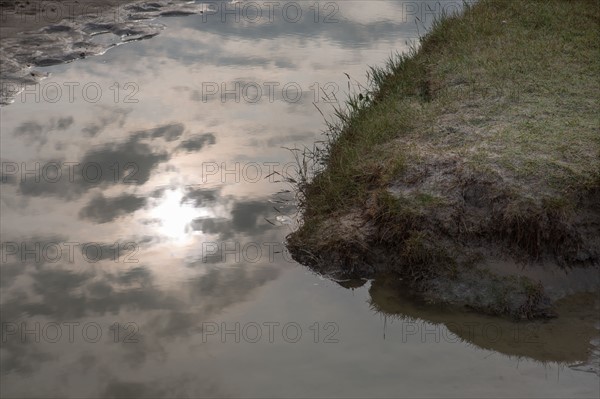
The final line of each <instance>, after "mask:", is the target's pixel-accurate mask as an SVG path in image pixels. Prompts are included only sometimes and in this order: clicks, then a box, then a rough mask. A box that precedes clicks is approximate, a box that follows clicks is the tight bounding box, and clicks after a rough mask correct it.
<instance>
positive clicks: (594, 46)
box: [288, 0, 600, 317]
mask: <svg viewBox="0 0 600 399" xmlns="http://www.w3.org/2000/svg"><path fill="white" fill-rule="evenodd" d="M599 23H600V12H599V7H598V2H597V1H595V0H589V1H586V0H577V1H566V0H549V1H546V0H545V1H533V0H529V1H512V0H481V1H479V2H478V3H477V4H475V5H474V6H470V7H466V9H465V11H464V13H463V14H462V15H461V16H450V17H447V18H444V19H442V20H441V21H439V22H437V23H436V24H435V25H434V26H433V28H432V29H431V31H430V33H429V34H427V35H426V36H425V37H424V38H423V39H422V41H421V45H420V47H419V49H418V50H416V51H413V52H411V53H410V54H407V55H402V56H397V57H395V58H393V59H392V60H390V61H389V62H388V64H387V65H386V66H385V67H383V68H374V69H372V70H371V71H370V73H369V76H370V78H371V89H370V90H369V91H368V92H365V93H361V94H360V95H358V96H354V97H352V98H350V100H349V101H348V105H347V108H346V109H345V110H340V111H339V112H338V117H339V119H338V121H337V122H335V123H333V124H331V125H330V131H329V132H328V138H329V140H328V142H327V143H326V144H325V147H324V148H321V149H318V150H317V151H314V152H311V153H309V154H305V155H307V156H308V158H309V159H310V160H311V162H313V164H312V165H313V166H315V167H317V166H320V165H323V166H324V168H323V169H320V170H318V171H317V172H316V174H315V175H314V176H313V177H312V178H311V179H310V180H308V179H307V180H303V181H302V182H301V183H300V185H299V192H300V205H301V208H302V210H303V215H304V223H303V225H302V226H301V228H300V229H299V230H298V231H297V232H295V233H294V234H292V235H291V236H290V237H289V240H288V241H289V247H290V249H291V251H292V253H293V254H294V255H295V256H296V258H298V259H299V260H301V261H303V262H304V263H310V264H311V265H312V266H313V267H314V268H315V269H317V270H319V271H321V272H323V273H327V274H330V275H345V276H346V275H349V276H363V277H364V276H367V277H369V276H374V275H377V274H379V273H390V272H391V273H395V274H398V275H400V276H401V277H402V278H404V279H405V280H406V281H409V282H412V285H413V286H414V287H415V288H417V289H418V290H421V291H423V292H427V290H430V289H431V287H433V286H437V288H441V287H442V286H447V285H448V282H449V281H450V282H451V281H461V282H463V283H464V282H465V281H466V282H469V281H470V283H468V284H467V285H468V286H469V287H470V289H472V290H477V288H476V287H477V286H479V285H483V286H488V287H492V291H494V290H497V289H499V290H500V291H502V292H512V293H515V292H518V293H519V295H518V297H519V298H521V299H516V300H515V301H516V302H514V303H513V304H511V305H510V306H508V305H506V303H503V302H505V301H506V295H496V296H497V297H498V299H497V300H494V301H491V302H490V301H487V302H489V303H487V302H486V305H485V306H483V307H482V306H480V305H477V303H479V301H478V300H476V299H475V298H477V295H475V296H472V298H471V299H465V298H462V297H461V299H463V300H465V301H466V302H467V305H469V306H472V307H476V308H479V309H480V310H483V311H486V312H489V313H498V314H500V313H511V314H513V315H515V316H521V317H522V316H527V317H535V316H536V315H541V314H543V313H544V311H543V310H540V311H539V312H538V308H540V309H541V307H540V306H538V305H539V304H542V303H543V304H547V303H548V300H547V298H546V297H545V295H544V292H543V287H540V286H539V284H536V283H535V282H533V281H528V280H523V279H512V278H507V277H502V278H500V277H497V276H495V275H491V273H490V272H489V271H487V270H483V269H479V266H480V265H482V264H485V263H486V262H488V261H490V259H505V258H507V257H508V258H510V259H512V260H514V261H518V262H527V263H530V264H532V263H540V262H553V263H556V264H559V265H561V266H562V267H577V266H592V267H597V266H598V263H599V259H600V234H598V232H599V231H600V205H599V204H600V128H599V126H600V119H599V115H598V109H599V99H598V93H599V92H600V82H599V78H598V76H600V61H599V59H600V57H598V54H600V52H599V50H600V48H599V43H600V40H599V39H600V35H599ZM304 172H305V173H304V176H306V175H308V174H310V173H307V172H306V170H305V171H304ZM474 276H476V278H475V277H474ZM517 280H518V281H517ZM482 281H485V283H484V284H480V282H482ZM498 287H500V288H498ZM457 295H459V294H457ZM459 296H460V295H459ZM431 298H432V300H436V298H437V299H440V300H442V299H441V298H440V297H439V296H436V295H432V296H431ZM446 299H448V300H450V301H451V300H452V298H446ZM469 301H471V302H474V303H468V302H469ZM519 301H520V302H519ZM544 306H545V305H544Z"/></svg>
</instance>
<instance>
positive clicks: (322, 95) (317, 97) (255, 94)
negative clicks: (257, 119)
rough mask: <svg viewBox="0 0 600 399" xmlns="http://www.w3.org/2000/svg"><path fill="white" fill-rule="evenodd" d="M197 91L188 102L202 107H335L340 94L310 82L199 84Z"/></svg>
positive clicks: (331, 87) (332, 87)
mask: <svg viewBox="0 0 600 399" xmlns="http://www.w3.org/2000/svg"><path fill="white" fill-rule="evenodd" d="M198 86H199V88H200V89H199V90H194V92H193V93H192V99H193V100H195V101H199V102H202V103H209V102H215V101H218V102H221V103H223V104H225V103H238V104H239V103H245V104H258V103H264V102H268V103H271V104H272V103H275V102H283V103H288V104H298V103H301V102H303V101H310V102H313V103H321V102H322V103H326V104H337V103H338V95H339V93H340V87H339V84H337V83H335V82H325V83H321V82H312V83H310V84H308V85H302V84H301V83H299V82H294V81H287V82H283V81H282V82H277V81H262V82H258V81H232V82H201V83H199V84H198Z"/></svg>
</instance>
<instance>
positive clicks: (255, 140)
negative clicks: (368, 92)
mask: <svg viewBox="0 0 600 399" xmlns="http://www.w3.org/2000/svg"><path fill="white" fill-rule="evenodd" d="M282 4H283V3H282ZM295 4H297V5H299V7H300V9H301V10H302V12H303V18H302V19H301V20H299V21H298V22H291V21H292V20H293V19H294V18H293V15H292V14H287V15H286V16H285V17H286V18H284V16H283V15H282V14H277V13H275V14H273V18H272V22H270V21H269V20H268V18H266V17H265V18H263V19H262V20H259V21H257V22H254V23H253V22H250V20H249V19H250V17H249V14H246V15H240V20H239V21H236V20H235V18H229V19H227V21H226V22H222V21H221V19H220V17H221V15H219V14H216V16H217V17H214V16H207V15H206V14H203V15H191V16H186V17H169V18H161V19H158V20H155V21H153V23H160V24H164V25H166V28H165V29H164V30H163V31H162V32H161V33H160V35H158V36H156V37H153V38H151V39H148V40H143V41H138V42H132V43H127V44H125V45H121V46H117V47H114V48H112V49H111V50H109V51H108V52H106V53H105V54H103V55H100V56H96V57H91V58H87V59H83V60H77V61H75V62H73V63H70V64H63V65H55V66H51V67H45V68H37V70H38V71H39V72H40V73H41V74H46V73H49V74H50V77H49V78H47V79H45V80H43V81H42V83H41V85H40V86H36V88H33V87H30V88H28V90H26V91H25V92H23V93H21V94H20V95H17V96H16V98H15V102H14V103H13V104H11V105H10V106H8V107H3V108H1V109H0V112H1V124H2V125H1V128H2V143H1V144H2V146H1V149H0V157H1V159H2V162H3V182H2V185H1V186H0V187H1V190H2V196H1V208H0V209H1V211H2V223H1V233H2V243H3V247H2V250H3V259H2V268H1V269H0V270H1V272H2V276H1V277H2V280H1V288H2V290H1V295H0V296H1V306H2V323H3V324H2V334H3V335H2V340H3V343H2V349H1V355H2V356H1V361H2V388H1V389H2V392H1V393H2V395H4V396H20V397H39V396H59V397H101V396H107V397H111V396H129V397H131V396H151V397H174V396H191V397H219V396H243V397H269V396H273V397H275V396H276V397H330V396H336V397H364V396H377V397H414V396H460V397H469V396H471V397H493V396H500V395H501V396H506V397H522V396H542V397H575V396H578V397H597V396H598V394H599V390H600V388H599V381H598V375H597V374H595V373H593V372H589V371H590V370H591V371H593V370H594V367H593V366H594V365H593V364H592V365H591V366H590V363H589V359H590V356H592V359H593V353H592V354H591V353H590V346H589V343H590V341H591V340H593V339H595V337H597V335H598V334H597V328H598V327H599V326H598V325H597V324H596V323H597V316H596V315H597V311H598V309H597V308H593V307H592V308H590V306H589V305H586V306H581V305H580V303H584V304H589V303H590V299H589V298H583V299H581V298H574V299H572V300H571V302H567V303H565V304H563V305H562V306H563V308H564V309H565V310H564V311H563V312H562V314H563V315H565V317H562V318H559V319H558V320H560V321H558V320H557V321H553V322H550V323H538V324H536V323H527V324H526V323H519V324H514V323H510V322H506V321H500V320H496V319H490V318H485V317H478V316H475V315H472V314H468V313H467V314H465V313H460V312H456V311H454V310H451V309H444V308H438V307H432V306H425V305H422V304H418V302H415V301H414V300H412V299H410V298H402V297H399V296H398V295H397V293H398V290H397V289H394V287H395V286H394V284H393V283H390V282H342V283H340V284H338V283H335V282H332V281H329V280H326V279H323V278H321V277H319V276H317V275H314V274H313V273H311V272H310V271H309V270H308V269H306V268H305V267H303V266H301V265H298V264H296V263H295V262H294V261H293V260H291V259H290V257H289V254H287V252H285V248H284V241H285V236H286V235H287V234H288V233H289V232H290V231H291V230H290V229H291V228H293V223H295V221H296V218H297V214H296V210H295V209H294V204H293V194H292V193H289V192H287V191H286V190H289V189H290V187H289V186H288V185H287V184H286V183H284V182H281V181H280V180H281V179H280V178H279V175H278V174H277V173H276V174H272V172H274V171H276V172H278V173H282V174H283V173H285V171H286V170H288V171H291V169H288V168H290V167H292V166H293V162H292V161H293V157H292V155H291V153H290V152H289V151H288V150H286V149H284V148H283V147H288V148H295V147H301V146H302V145H309V146H311V145H312V143H313V142H314V141H315V140H321V139H322V138H323V137H322V135H321V133H320V132H321V131H322V130H323V128H324V123H323V119H322V117H321V115H320V114H319V112H318V111H317V110H316V109H315V105H316V106H317V107H318V108H319V109H320V110H321V111H322V112H323V113H324V114H325V115H330V114H331V111H332V107H333V106H334V105H335V103H333V104H332V103H331V101H330V100H327V98H329V99H334V98H338V99H343V98H344V96H345V92H347V91H348V86H347V84H348V79H347V77H346V76H345V73H347V74H348V75H350V77H351V78H352V81H351V82H352V85H353V86H354V85H355V84H356V83H355V81H358V82H361V83H362V84H364V83H365V79H364V74H365V71H366V69H367V67H368V65H379V64H381V63H383V62H384V61H385V60H386V58H387V57H388V56H389V55H390V53H391V50H392V49H397V50H399V51H402V50H405V49H407V46H408V45H410V43H411V42H412V41H414V40H415V39H416V38H417V37H418V35H419V33H423V32H424V30H425V29H426V27H427V26H428V24H429V23H430V22H431V15H429V16H428V17H427V16H425V18H424V17H423V16H421V20H422V21H423V23H422V24H420V25H419V24H415V22H414V18H412V17H411V16H409V15H407V14H408V11H411V10H413V9H412V8H410V9H408V8H407V4H408V3H403V2H396V1H344V2H337V3H325V2H321V3H318V4H317V5H318V7H319V10H320V12H319V13H318V14H316V13H315V9H314V4H313V3H309V2H298V3H295ZM411 4H417V5H418V7H420V8H418V9H419V10H425V8H424V6H423V5H422V3H419V2H417V3H414V2H411ZM431 4H433V6H434V7H435V4H436V3H430V5H431ZM218 5H220V3H219V4H218ZM311 7H313V8H311ZM438 10H439V9H438ZM288 11H289V12H290V13H291V12H292V10H291V9H289V10H288ZM264 12H265V13H266V12H267V10H266V9H265V10H264ZM331 13H333V14H331ZM411 13H412V11H411ZM327 16H330V17H331V18H334V19H335V20H337V22H333V20H330V19H327V20H325V18H326V17H327ZM405 16H406V18H405ZM95 40H98V41H101V40H105V39H103V38H101V37H100V36H99V37H98V38H97V39H95ZM236 83H238V86H236ZM284 87H285V90H283V89H284ZM69 88H72V92H69V90H70V89H69ZM227 90H228V91H227ZM71 94H72V95H71ZM334 94H335V96H334ZM36 95H37V98H36ZM55 99H56V101H55ZM96 100H97V101H96ZM313 103H315V104H313ZM77 163H78V164H79V165H77ZM38 165H39V166H38ZM57 166H60V168H61V169H60V170H61V174H60V175H58V174H57V170H58V169H57ZM36 168H39V169H36ZM25 169H26V170H29V171H31V172H29V173H26V174H25V176H23V175H22V174H21V172H22V171H23V170H25ZM100 173H101V176H100ZM36 178H38V180H39V181H36ZM290 223H291V224H290ZM36 257H37V258H36ZM59 258H60V259H59ZM342 285H345V286H346V287H355V288H353V289H346V288H343V287H342ZM390 287H391V288H392V289H390ZM578 301H582V302H578ZM591 302H593V301H591ZM566 315H571V316H570V318H569V317H566ZM582 320H583V322H582ZM469 328H471V330H469Z"/></svg>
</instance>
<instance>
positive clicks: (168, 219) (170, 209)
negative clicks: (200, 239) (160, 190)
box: [151, 190, 208, 241]
mask: <svg viewBox="0 0 600 399" xmlns="http://www.w3.org/2000/svg"><path fill="white" fill-rule="evenodd" d="M183 198H184V195H183V192H182V191H181V190H169V191H166V192H165V195H164V196H163V198H162V200H161V202H160V203H159V204H158V205H157V206H155V207H154V208H153V209H152V212H151V213H152V217H153V218H156V219H159V220H160V226H159V227H158V229H159V231H160V232H161V233H162V234H163V235H165V236H167V237H169V238H171V239H172V240H176V241H183V240H185V239H186V238H188V237H189V236H191V235H192V234H193V231H192V230H191V229H190V228H188V225H189V224H190V223H191V222H192V221H193V220H194V219H196V218H199V217H202V216H208V212H207V211H206V210H205V209H200V208H195V207H194V206H192V205H191V204H188V203H183V202H182V199H183Z"/></svg>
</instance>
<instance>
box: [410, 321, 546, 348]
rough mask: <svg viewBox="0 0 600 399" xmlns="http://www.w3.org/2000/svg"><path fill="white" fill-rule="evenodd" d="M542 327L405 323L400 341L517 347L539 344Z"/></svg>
mask: <svg viewBox="0 0 600 399" xmlns="http://www.w3.org/2000/svg"><path fill="white" fill-rule="evenodd" d="M539 330H540V325H538V324H519V323H514V324H512V325H510V324H508V323H502V324H500V323H495V322H487V323H480V322H462V323H455V322H447V323H443V324H430V323H424V322H409V321H402V322H401V326H400V338H401V341H402V343H408V342H410V341H412V340H416V341H418V342H421V343H440V342H447V343H459V342H463V341H465V340H466V341H469V342H473V341H485V342H487V343H491V344H493V343H495V342H499V341H508V342H512V343H514V344H534V343H535V344H538V343H541V341H540V338H539Z"/></svg>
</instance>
